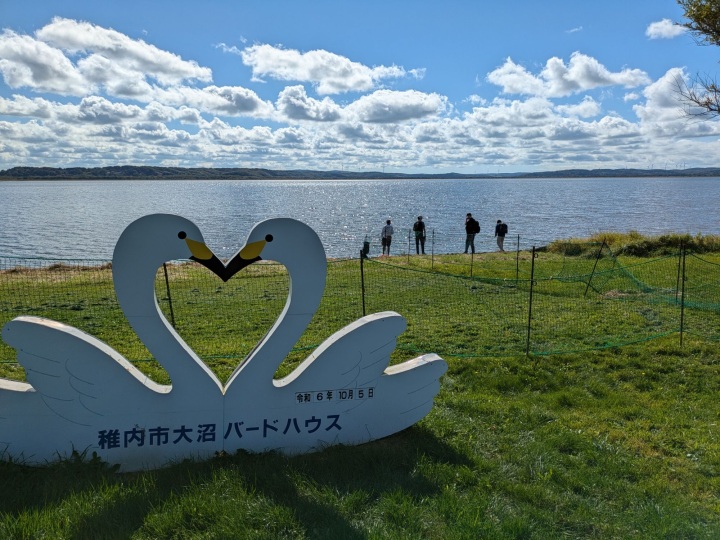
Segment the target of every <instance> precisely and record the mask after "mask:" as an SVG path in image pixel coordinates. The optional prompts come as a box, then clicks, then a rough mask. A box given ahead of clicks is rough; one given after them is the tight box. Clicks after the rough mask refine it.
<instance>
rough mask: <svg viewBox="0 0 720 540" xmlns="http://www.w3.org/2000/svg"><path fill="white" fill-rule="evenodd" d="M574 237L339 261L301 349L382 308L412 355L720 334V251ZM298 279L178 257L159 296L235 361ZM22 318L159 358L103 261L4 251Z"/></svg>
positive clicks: (1, 270) (3, 263)
mask: <svg viewBox="0 0 720 540" xmlns="http://www.w3.org/2000/svg"><path fill="white" fill-rule="evenodd" d="M506 242H507V240H506ZM506 247H507V244H506ZM576 248H577V245H573V246H569V247H568V249H567V250H566V251H565V252H564V253H547V252H544V251H539V250H536V249H531V250H529V251H523V250H520V249H517V250H516V251H514V252H506V253H491V254H490V253H485V254H479V255H478V254H476V255H462V254H457V255H447V256H443V257H435V256H432V255H426V256H422V255H421V256H415V255H412V256H402V255H400V256H393V257H375V258H373V257H370V258H365V257H358V258H356V259H344V260H334V261H329V264H328V276H327V287H326V291H325V294H324V296H323V300H322V302H321V305H320V308H319V310H318V312H317V314H316V316H315V317H314V318H313V320H312V322H311V324H310V327H309V328H308V331H307V332H306V334H305V335H304V336H303V337H302V338H301V340H300V342H299V343H298V344H297V345H296V348H295V351H294V353H293V354H295V355H297V356H298V357H304V356H305V355H307V351H308V350H310V349H312V348H314V347H315V346H317V345H318V344H319V342H320V341H321V339H323V338H324V337H327V336H329V335H330V334H331V333H332V332H334V331H336V330H338V329H340V328H341V327H343V326H344V325H346V324H349V323H350V322H352V321H354V320H356V319H357V318H359V317H360V316H362V315H363V314H365V313H368V314H369V313H375V312H379V311H385V310H394V311H399V312H400V313H401V314H402V315H403V316H404V317H405V318H406V319H407V321H408V328H407V331H406V332H405V333H404V334H402V335H401V336H400V337H399V338H398V349H399V351H400V353H402V355H403V357H404V358H406V357H407V351H412V352H417V353H424V352H436V353H438V354H440V355H441V356H444V357H452V356H467V357H486V356H508V355H516V354H534V355H550V354H557V353H567V352H574V351H575V352H576V351H587V350H592V349H601V348H608V347H619V346H623V345H628V344H632V343H638V342H642V341H647V340H652V339H656V338H660V337H664V336H670V335H676V336H677V339H678V340H679V341H680V343H682V339H683V336H688V335H693V336H696V337H698V338H700V339H705V340H713V341H715V340H718V338H720V256H718V255H705V256H699V255H696V254H693V253H688V252H687V251H686V250H684V249H683V250H681V251H679V252H678V253H677V254H673V255H669V256H665V257H660V258H654V259H649V260H643V261H641V262H637V263H634V264H631V265H623V264H621V263H620V261H619V260H618V259H617V258H616V257H615V256H614V255H613V254H612V252H611V251H610V250H609V249H608V248H607V246H606V245H605V244H603V245H591V246H584V247H583V248H582V249H581V250H580V253H575V251H573V250H574V249H576ZM413 249H414V245H413ZM288 290H289V278H288V275H287V272H286V271H285V269H284V267H282V266H280V265H277V264H269V263H267V264H254V265H251V266H250V267H248V268H246V269H244V270H243V271H242V272H240V273H238V274H237V275H235V276H234V277H233V278H232V279H231V280H229V281H228V282H227V283H222V282H221V281H220V280H217V279H216V278H215V276H214V275H213V274H211V273H209V272H208V271H207V270H206V269H205V268H203V267H201V266H200V265H197V264H196V263H193V262H189V261H175V262H172V263H168V264H167V265H164V266H163V267H161V268H160V269H159V270H158V273H157V279H156V295H157V298H158V304H159V306H160V308H161V310H162V311H163V313H164V314H165V316H166V317H167V319H168V320H169V321H171V323H172V324H173V326H175V328H176V329H177V331H178V333H179V334H180V335H181V336H183V337H185V339H186V341H187V342H188V345H189V346H190V347H191V348H193V350H195V351H196V353H197V354H198V355H199V356H200V357H201V358H203V359H206V360H207V359H213V360H214V361H215V362H220V363H222V362H227V363H228V366H229V368H230V369H231V367H232V366H234V365H236V364H237V363H238V362H237V361H238V359H242V358H244V357H245V356H246V355H247V354H248V353H249V352H250V351H251V350H252V348H253V347H254V346H255V345H256V344H257V342H258V341H259V340H260V339H261V338H262V337H263V335H264V334H265V332H266V331H267V330H268V329H269V328H270V327H271V326H272V324H273V323H274V321H275V320H276V319H277V317H278V316H279V315H280V313H281V312H282V309H283V306H284V304H285V301H286V299H287V295H288ZM250 313H252V317H250V316H247V315H248V314H250ZM19 315H35V316H40V317H48V318H51V319H54V320H58V321H61V322H63V323H66V324H69V325H71V326H75V327H77V328H79V329H81V330H84V331H86V332H88V333H89V334H91V335H93V336H95V337H97V338H99V339H101V340H103V341H105V342H106V343H108V344H109V345H110V346H111V347H113V348H115V349H116V350H118V351H119V352H120V353H121V354H123V355H125V356H126V358H128V359H130V360H131V361H143V360H147V359H149V358H150V357H151V356H150V353H149V352H148V351H147V349H145V347H144V345H143V344H142V343H141V342H140V341H139V340H138V339H137V337H135V335H134V333H133V331H132V329H131V328H130V327H129V324H128V323H127V321H126V320H125V318H124V316H123V314H122V312H121V310H120V308H119V305H118V303H117V300H116V298H115V294H114V290H113V285H112V270H111V265H110V264H109V263H108V262H107V261H87V260H48V259H18V258H12V257H0V326H1V325H4V324H5V323H6V322H8V321H10V320H11V319H13V318H14V317H16V316H19ZM186 336H187V337H186ZM207 336H212V339H207ZM14 361H15V351H14V350H13V349H11V348H10V347H9V346H7V345H6V344H4V343H2V344H0V362H2V363H4V364H12V363H13V362H14Z"/></svg>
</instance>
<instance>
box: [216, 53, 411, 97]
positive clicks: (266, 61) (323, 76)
mask: <svg viewBox="0 0 720 540" xmlns="http://www.w3.org/2000/svg"><path fill="white" fill-rule="evenodd" d="M226 50H230V51H231V49H227V48H226ZM239 54H240V56H241V57H242V60H243V63H245V65H247V66H250V67H251V68H252V73H253V78H254V79H255V80H260V81H261V80H262V78H263V77H270V78H273V79H277V80H282V81H297V82H309V83H311V84H313V85H314V86H315V89H316V91H317V92H318V94H320V95H323V94H338V93H342V92H350V91H354V92H364V91H367V90H371V89H372V88H374V87H375V86H376V85H377V84H378V83H379V82H380V81H382V80H384V79H397V78H401V77H405V76H407V75H410V76H413V77H415V78H419V77H422V75H423V74H424V72H423V71H422V70H411V71H410V72H407V71H405V69H403V68H402V67H398V66H377V67H372V68H370V67H367V66H365V65H363V64H360V63H358V62H353V61H352V60H350V59H348V58H345V57H344V56H340V55H337V54H334V53H331V52H328V51H324V50H315V51H309V52H305V53H302V52H300V51H297V50H293V49H283V48H279V47H273V46H272V45H253V46H251V47H247V48H246V49H244V50H242V51H239Z"/></svg>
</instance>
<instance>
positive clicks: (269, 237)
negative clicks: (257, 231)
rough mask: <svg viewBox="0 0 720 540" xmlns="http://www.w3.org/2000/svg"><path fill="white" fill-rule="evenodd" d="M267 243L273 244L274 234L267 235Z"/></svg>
mask: <svg viewBox="0 0 720 540" xmlns="http://www.w3.org/2000/svg"><path fill="white" fill-rule="evenodd" d="M265 241H266V242H272V241H273V235H272V234H266V235H265Z"/></svg>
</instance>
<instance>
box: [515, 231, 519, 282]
mask: <svg viewBox="0 0 720 540" xmlns="http://www.w3.org/2000/svg"><path fill="white" fill-rule="evenodd" d="M518 281H520V235H519V234H518V235H517V245H516V248H515V286H516V287H517V283H518Z"/></svg>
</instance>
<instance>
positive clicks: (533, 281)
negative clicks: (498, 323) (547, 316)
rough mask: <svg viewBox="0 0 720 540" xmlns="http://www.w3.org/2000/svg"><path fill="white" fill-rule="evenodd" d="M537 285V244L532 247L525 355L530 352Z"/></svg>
mask: <svg viewBox="0 0 720 540" xmlns="http://www.w3.org/2000/svg"><path fill="white" fill-rule="evenodd" d="M534 285H535V246H533V247H532V256H531V262H530V298H529V300H528V324H527V339H526V341H525V356H528V355H529V354H530V326H531V325H530V323H531V321H532V304H533V288H534Z"/></svg>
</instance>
